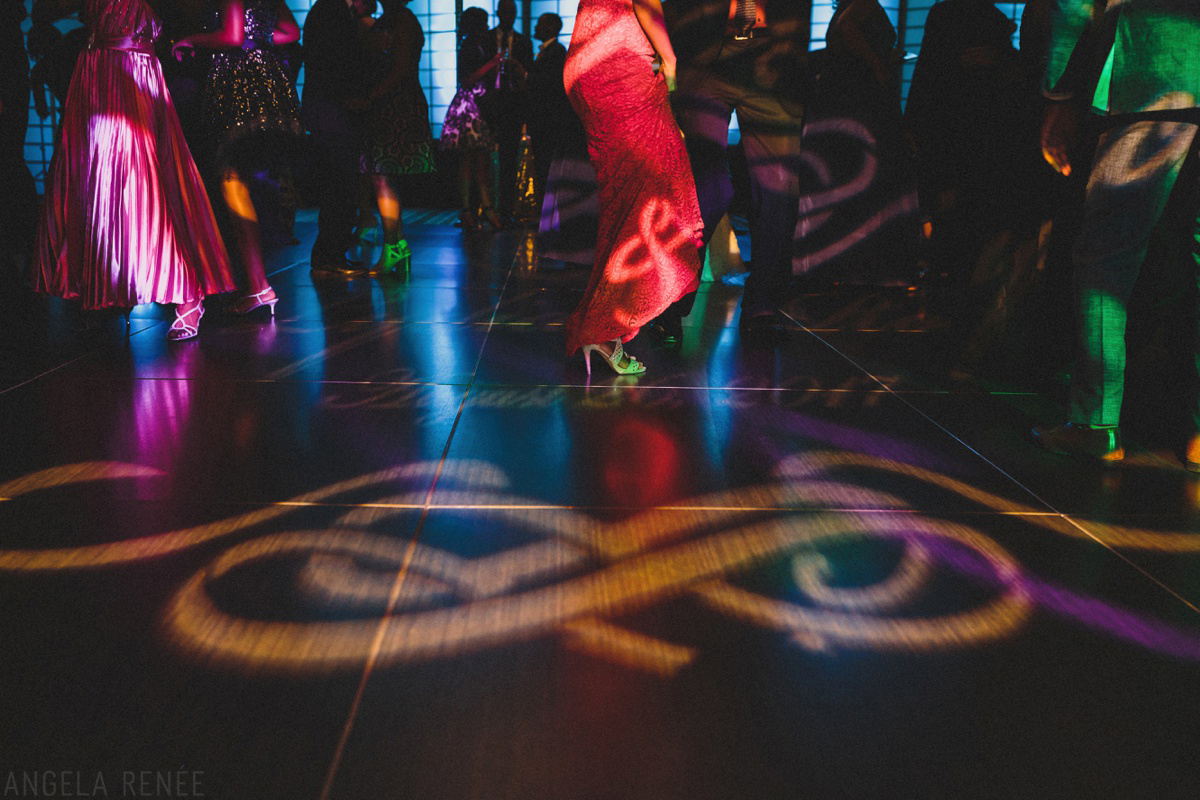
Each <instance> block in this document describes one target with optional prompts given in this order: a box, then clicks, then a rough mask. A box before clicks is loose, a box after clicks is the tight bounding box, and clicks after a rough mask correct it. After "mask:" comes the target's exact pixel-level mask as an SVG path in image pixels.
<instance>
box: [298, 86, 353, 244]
mask: <svg viewBox="0 0 1200 800" xmlns="http://www.w3.org/2000/svg"><path fill="white" fill-rule="evenodd" d="M308 111H309V110H308V109H306V112H308ZM305 121H306V122H307V123H308V129H309V131H310V132H311V134H312V139H313V144H314V146H315V148H316V150H317V157H318V159H319V167H318V170H317V182H318V183H317V190H318V192H319V195H318V200H317V202H318V206H317V239H316V241H315V242H314V243H313V253H315V254H318V255H319V256H320V257H322V258H328V259H336V258H340V257H342V256H343V255H344V254H345V252H346V249H347V248H348V247H349V246H350V244H351V242H352V239H353V237H354V225H355V222H356V221H357V218H358V180H359V177H358V175H359V172H358V156H359V141H360V140H359V131H358V129H357V127H356V126H355V124H354V120H353V118H352V117H351V116H350V115H349V114H346V113H345V112H344V111H342V110H341V109H339V108H337V107H336V106H333V105H331V104H329V105H326V104H322V106H320V107H319V108H315V109H312V112H311V113H306V119H305Z"/></svg>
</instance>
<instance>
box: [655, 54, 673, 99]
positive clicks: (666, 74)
mask: <svg viewBox="0 0 1200 800" xmlns="http://www.w3.org/2000/svg"><path fill="white" fill-rule="evenodd" d="M658 74H659V75H662V76H663V78H664V79H666V81H667V91H668V92H673V91H675V88H676V81H675V62H674V61H666V60H664V61H663V62H662V64H661V65H660V66H659V68H658Z"/></svg>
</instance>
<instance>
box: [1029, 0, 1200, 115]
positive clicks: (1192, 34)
mask: <svg viewBox="0 0 1200 800" xmlns="http://www.w3.org/2000/svg"><path fill="white" fill-rule="evenodd" d="M1051 13H1052V15H1053V16H1052V26H1053V27H1052V33H1051V37H1050V49H1049V52H1048V54H1047V65H1046V78H1045V84H1044V88H1045V90H1046V93H1047V94H1048V95H1051V96H1066V95H1071V94H1075V93H1078V92H1080V91H1091V90H1092V89H1093V88H1094V89H1095V91H1096V97H1097V101H1098V102H1097V104H1098V105H1101V108H1102V109H1103V110H1106V111H1107V112H1108V113H1111V114H1129V113H1135V112H1139V111H1159V110H1173V109H1185V108H1197V107H1200V0H1108V2H1107V3H1106V2H1105V1H1104V0H1054V2H1053V10H1052V12H1051Z"/></svg>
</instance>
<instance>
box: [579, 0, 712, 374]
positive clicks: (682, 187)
mask: <svg viewBox="0 0 1200 800" xmlns="http://www.w3.org/2000/svg"><path fill="white" fill-rule="evenodd" d="M653 60H654V49H653V48H652V47H651V45H650V42H649V40H647V39H646V35H645V33H643V32H642V28H641V25H639V24H638V21H637V17H635V16H634V13H633V4H632V0H581V2H580V4H579V12H578V16H577V17H576V18H575V28H574V31H573V33H572V34H571V47H570V49H569V50H568V52H567V65H566V70H565V72H564V75H563V81H564V83H565V84H566V87H567V95H568V97H569V98H570V100H571V105H572V106H573V107H574V108H575V111H576V113H578V114H579V117H580V119H581V120H582V121H583V126H584V129H585V130H586V131H587V136H588V154H589V155H590V156H591V159H592V164H593V165H594V166H595V168H596V177H597V179H598V182H599V188H600V229H599V234H598V236H597V241H596V261H595V265H594V266H593V268H592V276H591V280H590V282H589V283H588V287H587V292H586V293H585V294H584V297H583V300H582V301H581V302H580V304H579V307H578V308H576V309H575V311H574V312H573V313H572V314H571V316H570V317H569V318H568V320H567V355H571V354H572V353H574V352H575V351H576V350H577V349H578V348H579V347H580V346H581V345H585V344H596V343H599V342H606V341H611V340H613V339H621V340H622V341H629V340H630V339H632V338H633V337H634V336H635V335H637V332H638V330H639V329H640V328H641V326H642V325H644V324H646V323H647V322H649V321H650V320H652V319H654V318H655V317H657V316H658V315H659V314H661V313H662V312H663V311H664V310H665V309H666V308H667V306H669V305H670V304H671V303H673V302H675V301H676V300H678V299H679V298H680V297H682V296H683V295H685V294H687V293H688V292H690V291H692V290H694V289H695V288H696V286H697V285H698V275H699V272H700V261H699V254H698V253H699V247H700V243H701V240H702V233H703V229H704V225H703V223H702V222H701V219H700V207H699V205H698V204H697V202H696V186H695V183H694V181H693V179H692V168H691V164H690V162H689V161H688V156H687V151H686V150H685V149H684V146H683V137H682V136H681V135H680V133H679V127H678V125H677V124H676V123H675V118H674V116H672V114H671V108H670V105H669V102H668V99H667V84H666V80H665V79H664V78H662V77H661V76H658V75H656V74H655V73H654V69H653V67H652V65H651V64H652V62H653Z"/></svg>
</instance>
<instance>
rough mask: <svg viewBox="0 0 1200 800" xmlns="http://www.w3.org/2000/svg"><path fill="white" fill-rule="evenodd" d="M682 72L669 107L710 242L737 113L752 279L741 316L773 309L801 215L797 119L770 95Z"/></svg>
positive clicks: (724, 190)
mask: <svg viewBox="0 0 1200 800" xmlns="http://www.w3.org/2000/svg"><path fill="white" fill-rule="evenodd" d="M719 67H720V65H719V64H718V69H715V70H704V71H703V72H700V71H695V72H687V71H685V73H684V74H683V75H681V77H680V86H681V88H680V90H679V92H677V97H676V99H675V101H674V107H675V113H676V118H677V119H678V121H679V125H680V128H682V129H683V133H684V141H685V142H686V143H687V148H688V156H689V157H690V159H691V162H692V173H693V175H694V176H695V179H696V196H697V199H698V200H699V201H700V214H701V216H702V217H703V219H704V242H705V245H707V244H708V241H709V239H710V238H711V237H712V235H713V231H714V230H715V229H716V226H717V224H718V223H719V222H720V221H721V217H723V216H724V215H725V213H726V212H727V211H728V210H729V204H730V201H731V200H732V199H733V185H732V182H731V180H730V177H729V157H728V140H729V120H730V116H731V115H732V113H733V112H734V111H735V110H736V111H737V115H738V124H739V127H740V130H741V135H742V142H743V147H744V148H745V151H746V161H747V164H748V166H749V171H750V191H751V206H750V248H751V253H750V255H751V262H750V275H749V277H748V278H747V281H746V292H745V294H744V295H743V297H742V308H743V311H744V312H748V313H751V314H753V313H759V312H764V311H773V310H775V309H777V308H778V307H779V304H780V303H781V302H782V301H783V300H784V299H785V298H786V296H787V292H788V287H789V285H790V281H791V274H792V238H793V236H794V235H795V231H796V220H797V217H798V215H799V203H800V183H799V173H798V162H799V156H800V122H801V121H800V119H799V117H798V116H797V115H795V114H793V113H791V112H790V111H788V110H787V109H786V108H785V107H784V105H783V103H782V102H781V101H780V99H779V98H778V97H776V96H774V95H773V94H771V93H769V92H766V91H764V90H761V89H758V88H756V87H754V86H752V85H748V84H747V83H746V82H745V81H744V80H743V81H738V80H733V79H731V78H729V77H727V76H725V75H723V74H722V73H721V71H720V69H719Z"/></svg>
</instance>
